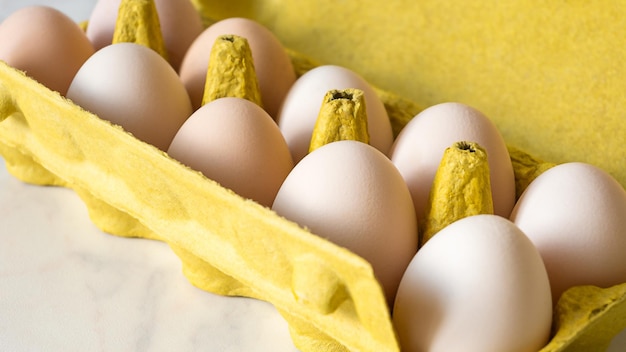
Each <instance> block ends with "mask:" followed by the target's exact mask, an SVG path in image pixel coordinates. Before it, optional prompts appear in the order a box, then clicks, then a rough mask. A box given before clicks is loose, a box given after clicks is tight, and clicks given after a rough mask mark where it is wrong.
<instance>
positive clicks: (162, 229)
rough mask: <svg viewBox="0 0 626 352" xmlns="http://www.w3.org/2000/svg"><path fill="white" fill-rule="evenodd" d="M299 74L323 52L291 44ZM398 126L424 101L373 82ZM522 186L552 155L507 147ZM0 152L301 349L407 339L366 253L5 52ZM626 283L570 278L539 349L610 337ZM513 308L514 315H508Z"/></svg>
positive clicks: (587, 344)
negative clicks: (146, 137) (240, 301)
mask: <svg viewBox="0 0 626 352" xmlns="http://www.w3.org/2000/svg"><path fill="white" fill-rule="evenodd" d="M289 53H290V56H291V58H292V62H293V63H294V67H295V68H296V70H297V72H298V74H302V73H304V72H306V71H307V70H308V69H310V68H312V67H315V66H316V65H317V63H315V62H314V61H312V60H310V59H309V58H308V57H306V56H304V55H300V54H298V53H297V52H294V51H289ZM377 92H378V94H379V96H380V97H381V99H382V100H383V102H384V104H385V107H386V109H387V111H388V114H389V116H390V119H391V122H392V126H393V129H394V134H396V135H397V133H398V132H399V131H400V130H401V129H402V127H403V126H404V125H405V124H406V123H407V122H408V121H409V120H410V119H411V118H412V117H413V116H414V115H415V114H416V113H417V112H419V111H420V110H422V108H423V107H421V106H418V105H416V104H414V103H413V102H411V101H409V100H406V99H403V98H401V97H399V96H397V95H395V94H394V93H391V92H388V91H384V90H380V89H377ZM509 152H510V154H511V158H512V162H513V166H514V170H515V176H516V187H517V194H518V195H519V194H520V193H521V192H522V191H523V189H524V188H525V187H526V186H527V185H528V183H529V182H530V181H531V180H532V179H534V178H535V177H536V176H538V175H539V174H540V173H541V172H542V171H544V170H546V169H547V168H549V167H550V166H552V165H553V164H552V163H546V162H543V161H541V160H538V159H536V158H534V157H533V156H531V155H529V154H527V153H525V152H524V151H521V150H519V149H515V148H510V149H509ZM0 154H2V155H3V157H4V159H5V161H6V164H7V170H8V171H9V172H10V173H11V174H12V175H14V176H15V177H16V178H18V179H20V180H22V181H24V182H28V183H32V184H38V185H53V186H62V187H67V188H70V189H72V190H74V191H75V192H76V193H77V194H78V195H79V196H80V197H81V199H82V200H83V201H84V203H85V204H86V206H87V208H88V210H89V214H90V217H91V219H92V221H93V222H94V223H95V224H96V225H97V226H98V227H99V228H100V229H102V230H103V231H105V232H107V233H110V234H113V235H118V236H125V237H137V238H145V239H153V240H159V241H164V242H166V243H167V244H168V245H169V246H170V247H171V248H172V250H173V251H174V252H175V253H176V254H177V255H178V256H179V257H180V259H181V261H182V263H183V270H184V274H185V276H186V277H187V278H188V279H189V280H190V281H191V282H192V283H193V284H194V285H196V286H198V287H200V288H201V289H203V290H206V291H209V292H213V293H217V294H221V295H231V296H246V297H252V298H256V299H260V300H264V301H267V302H269V303H271V304H273V305H274V306H275V307H276V308H277V310H278V311H279V312H280V313H281V315H282V316H283V317H284V318H285V319H286V320H287V322H288V324H289V328H290V331H291V333H292V337H293V339H294V342H295V344H296V346H298V347H299V348H301V349H302V350H303V351H309V350H312V351H317V350H319V351H344V350H346V351H347V350H350V351H399V350H400V348H399V346H398V343H397V341H396V337H395V333H394V329H393V326H392V324H391V321H390V317H389V310H388V308H387V303H386V301H385V298H384V295H383V292H382V290H381V287H380V285H379V283H378V282H377V280H376V279H375V277H374V275H373V271H372V268H371V266H370V264H369V263H367V262H366V261H365V260H363V259H362V258H360V257H359V256H357V255H355V254H353V253H351V252H349V251H348V250H346V249H343V248H341V247H339V246H336V245H334V244H332V243H330V242H328V241H326V240H324V239H322V238H320V237H319V236H316V235H315V234H313V233H311V232H309V231H308V230H306V229H303V228H302V227H300V226H298V225H297V224H295V223H293V222H291V221H288V220H286V219H284V218H282V217H280V216H278V215H277V214H276V213H274V212H272V211H271V210H269V209H268V208H265V207H263V206H261V205H259V204H258V203H255V202H253V201H251V200H248V199H245V198H242V197H240V196H239V195H237V194H235V193H234V192H232V191H231V190H229V189H226V188H223V187H221V186H220V185H219V184H217V183H216V182H214V181H212V180H210V179H208V178H206V177H204V176H202V175H201V174H200V173H199V172H196V171H194V170H191V169H189V168H187V167H185V166H183V165H182V164H180V163H179V162H177V161H175V160H173V159H171V158H170V157H168V156H167V155H166V154H165V153H164V152H162V151H160V150H158V149H157V148H155V147H153V146H151V145H148V144H146V143H144V142H141V141H139V140H138V139H136V138H134V137H133V136H132V135H130V134H128V133H127V132H125V131H123V130H122V129H121V128H120V127H119V126H116V125H113V124H111V123H109V122H107V121H104V120H102V119H100V118H98V117H97V116H95V115H93V114H91V113H89V112H87V111H85V110H83V109H82V108H80V107H78V106H77V105H75V104H73V103H72V102H71V101H69V100H67V99H65V98H63V97H62V96H61V95H60V94H58V93H57V92H54V91H52V90H49V89H48V88H46V87H44V86H43V85H41V84H39V83H37V82H36V81H34V80H32V79H31V78H29V77H27V76H26V75H25V74H24V73H23V72H20V71H18V70H15V69H14V68H12V67H10V66H8V65H6V64H4V63H1V62H0ZM625 302H626V283H624V284H621V285H618V286H615V287H612V288H606V289H600V288H597V287H592V286H584V287H582V286H581V287H575V288H572V289H570V290H569V291H568V292H566V294H565V295H564V296H563V297H562V299H561V300H560V301H559V304H558V306H557V308H556V311H555V315H554V330H555V331H554V337H553V339H552V341H551V342H550V343H549V344H548V345H547V346H546V347H545V348H544V349H543V350H542V351H565V350H568V351H575V350H581V351H582V350H589V348H594V349H597V348H598V346H607V345H608V343H609V341H610V338H611V337H612V336H614V335H615V334H616V333H617V332H619V331H620V330H621V329H623V328H624V327H626V303H625ZM512 319H514V317H512Z"/></svg>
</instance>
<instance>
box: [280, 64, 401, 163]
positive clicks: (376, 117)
mask: <svg viewBox="0 0 626 352" xmlns="http://www.w3.org/2000/svg"><path fill="white" fill-rule="evenodd" d="M347 88H357V89H360V90H362V91H363V93H364V95H365V109H366V112H367V124H368V132H369V135H370V144H371V145H372V146H374V147H375V148H377V149H378V150H380V151H381V152H383V153H384V154H385V155H387V153H388V151H389V149H390V147H391V145H392V143H393V132H392V129H391V122H390V121H389V116H388V115H387V110H385V106H384V105H383V103H382V101H381V100H380V99H379V97H378V95H377V94H376V92H375V91H374V89H373V88H372V87H371V86H370V84H369V83H368V82H367V81H365V79H363V78H362V77H361V76H359V75H358V74H357V73H355V72H354V71H352V70H350V69H347V68H345V67H341V66H336V65H323V66H318V67H316V68H313V69H311V70H310V71H308V72H306V73H305V74H304V75H302V76H301V77H300V78H298V80H297V81H296V82H295V83H294V85H293V86H292V87H291V89H290V90H289V92H288V94H287V96H286V97H285V99H284V102H283V105H282V107H281V109H280V112H279V114H278V118H277V122H278V125H279V126H280V130H281V131H282V133H283V135H284V136H285V139H286V140H287V144H288V145H289V149H290V150H291V154H292V156H293V159H294V162H295V163H298V162H299V161H300V160H301V159H302V158H303V157H304V156H305V155H306V154H307V153H308V151H309V144H310V143H311V134H312V133H313V128H314V127H315V122H316V121H317V116H318V114H319V112H320V107H321V105H322V101H323V100H324V96H325V95H326V93H327V92H328V91H330V90H333V89H347Z"/></svg>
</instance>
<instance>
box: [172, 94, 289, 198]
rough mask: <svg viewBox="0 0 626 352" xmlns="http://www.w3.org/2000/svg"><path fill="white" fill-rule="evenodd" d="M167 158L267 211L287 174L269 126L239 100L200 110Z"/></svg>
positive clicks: (283, 147)
mask: <svg viewBox="0 0 626 352" xmlns="http://www.w3.org/2000/svg"><path fill="white" fill-rule="evenodd" d="M168 154H169V155H170V156H171V157H172V158H174V159H177V160H179V161H180V162H181V163H183V164H185V165H187V166H189V167H190V168H192V169H195V170H197V171H200V172H202V173H203V174H204V175H205V176H207V177H208V178H210V179H213V180H215V181H217V182H219V183H220V184H221V185H222V186H224V187H227V188H230V189H231V190H233V191H235V192H236V193H238V194H239V195H241V196H243V197H246V198H250V199H253V200H255V201H257V202H258V203H260V204H262V205H265V206H268V207H269V206H271V205H272V202H273V201H274V197H275V196H276V193H277V192H278V189H279V188H280V185H281V184H282V182H283V180H284V179H285V178H286V177H287V174H288V173H289V172H290V171H291V169H292V168H293V161H292V160H291V154H290V153H289V148H288V147H287V143H286V142H285V140H284V138H283V136H282V135H281V133H280V130H279V129H278V126H277V125H276V123H275V122H274V120H272V118H271V117H270V116H269V115H268V114H267V112H265V111H264V110H263V109H261V108H260V107H259V106H258V105H256V104H254V103H252V102H250V101H248V100H245V99H241V98H232V97H228V98H220V99H217V100H213V101H211V102H210V103H207V104H205V105H203V106H202V107H201V108H200V109H198V110H197V111H196V112H194V113H193V115H191V117H189V119H188V120H187V121H186V122H185V124H184V125H183V126H182V127H181V128H180V130H179V131H178V133H177V134H176V136H175V137H174V140H173V141H172V144H171V145H170V147H169V149H168Z"/></svg>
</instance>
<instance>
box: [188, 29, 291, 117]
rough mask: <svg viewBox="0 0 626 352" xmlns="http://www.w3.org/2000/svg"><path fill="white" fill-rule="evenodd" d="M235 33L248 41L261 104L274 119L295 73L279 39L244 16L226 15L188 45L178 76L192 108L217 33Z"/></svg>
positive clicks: (199, 98) (197, 99)
mask: <svg viewBox="0 0 626 352" xmlns="http://www.w3.org/2000/svg"><path fill="white" fill-rule="evenodd" d="M222 34H235V35H238V36H241V37H244V38H246V39H247V40H248V44H249V45H250V50H251V51H252V58H253V60H254V67H255V70H256V73H257V78H258V80H259V88H260V90H261V99H262V102H263V107H264V109H265V111H267V112H268V113H269V114H270V116H272V117H273V118H276V116H277V113H278V109H279V107H280V105H281V104H282V101H283V99H284V98H285V95H286V94H287V91H288V90H289V88H290V87H291V85H292V84H293V83H294V82H295V80H296V74H295V71H294V69H293V66H292V64H291V60H290V58H289V56H288V55H287V52H286V51H285V49H284V48H283V46H282V44H281V43H280V41H279V40H278V39H277V38H276V37H275V36H274V34H273V33H272V32H270V31H269V30H268V29H267V28H265V27H264V26H262V25H261V24H259V23H257V22H255V21H253V20H249V19H245V18H229V19H225V20H222V21H219V22H216V23H214V24H213V25H211V26H210V27H209V28H207V29H205V30H204V32H202V34H200V36H198V38H196V40H195V41H194V43H193V44H192V45H191V46H190V47H189V50H188V51H187V54H186V55H185V58H184V60H183V63H182V65H181V67H180V77H181V79H182V81H183V83H184V84H185V87H187V90H188V91H189V96H190V97H191V102H192V104H193V106H194V108H196V109H197V108H198V107H199V106H200V104H201V102H202V95H203V92H204V83H205V81H206V73H207V68H208V66H209V56H210V55H211V48H212V47H213V43H214V42H215V39H217V37H218V36H220V35H222Z"/></svg>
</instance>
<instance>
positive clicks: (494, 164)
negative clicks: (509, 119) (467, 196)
mask: <svg viewBox="0 0 626 352" xmlns="http://www.w3.org/2000/svg"><path fill="white" fill-rule="evenodd" d="M458 141H468V142H475V143H478V144H479V145H480V146H482V147H483V148H484V149H485V151H486V152H487V162H488V164H489V177H490V183H491V193H492V197H493V207H494V213H495V214H496V215H500V216H504V217H508V216H509V215H510V213H511V210H512V209H513V206H514V204H515V176H514V173H513V166H512V163H511V158H510V156H509V152H508V149H507V146H506V144H505V142H504V139H503V137H502V135H501V134H500V132H499V131H498V129H497V127H496V126H495V124H494V123H493V122H492V121H491V120H490V119H489V118H488V117H486V116H485V115H484V114H483V113H482V112H480V111H478V110H477V109H475V108H473V107H471V106H468V105H465V104H462V103H456V102H447V103H441V104H437V105H433V106H431V107H429V108H427V109H425V110H423V111H422V112H420V113H419V114H417V115H416V116H415V117H414V118H413V119H412V120H411V121H410V122H409V123H408V124H407V125H406V126H405V127H404V128H403V129H402V131H400V133H399V134H398V136H397V138H396V140H395V141H394V144H393V146H392V148H391V152H390V157H391V160H392V161H393V163H394V165H396V167H397V168H398V170H400V173H401V174H402V176H403V178H404V180H405V182H406V183H407V184H408V186H409V189H410V190H411V196H412V197H413V203H414V204H415V213H416V216H417V219H418V221H422V220H423V219H424V217H425V209H426V204H427V202H428V197H429V194H430V190H431V186H432V183H433V180H434V177H435V173H436V172H437V168H438V167H439V164H440V162H441V158H442V157H443V153H444V151H445V150H446V148H448V147H449V146H451V145H452V144H454V143H455V142H458Z"/></svg>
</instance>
